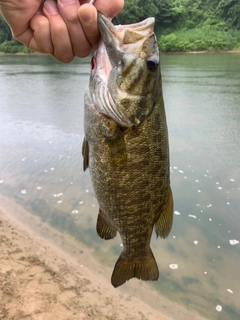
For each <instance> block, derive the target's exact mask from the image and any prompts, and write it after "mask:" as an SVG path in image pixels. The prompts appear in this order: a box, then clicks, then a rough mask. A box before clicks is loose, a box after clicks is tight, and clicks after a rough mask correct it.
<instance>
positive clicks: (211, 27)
mask: <svg viewBox="0 0 240 320" xmlns="http://www.w3.org/2000/svg"><path fill="white" fill-rule="evenodd" d="M150 16H153V17H155V19H156V33H157V35H158V39H159V44H160V47H161V50H162V51H199V50H232V49H239V48H240V35H239V34H240V0H151V1H147V0H125V7H124V10H123V11H122V12H121V13H120V14H119V15H118V16H117V17H116V18H115V19H114V23H118V24H129V23H135V22H137V21H141V20H143V19H145V18H147V17H150ZM0 51H1V52H6V53H14V52H29V50H28V49H27V48H26V47H24V46H23V45H21V44H19V43H18V42H17V41H15V40H13V38H12V35H11V30H10V28H9V27H8V25H7V23H6V22H5V21H4V19H3V18H2V16H1V15H0Z"/></svg>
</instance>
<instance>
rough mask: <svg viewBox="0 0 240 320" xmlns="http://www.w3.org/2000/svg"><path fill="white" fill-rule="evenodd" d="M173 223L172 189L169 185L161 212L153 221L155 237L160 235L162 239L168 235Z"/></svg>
mask: <svg viewBox="0 0 240 320" xmlns="http://www.w3.org/2000/svg"><path fill="white" fill-rule="evenodd" d="M172 224H173V197H172V190H171V187H170V186H169V188H168V190H167V192H166V194H165V198H164V201H163V205H162V207H161V213H160V217H159V219H158V221H157V222H156V223H155V231H156V234H157V237H159V236H160V237H161V238H163V239H165V238H167V236H168V235H169V233H170V231H171V229H172Z"/></svg>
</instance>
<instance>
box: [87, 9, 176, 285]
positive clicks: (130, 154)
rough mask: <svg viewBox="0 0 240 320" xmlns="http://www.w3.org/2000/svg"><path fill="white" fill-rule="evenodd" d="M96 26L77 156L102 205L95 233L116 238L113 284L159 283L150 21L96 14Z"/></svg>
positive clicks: (165, 191) (161, 228)
mask: <svg viewBox="0 0 240 320" xmlns="http://www.w3.org/2000/svg"><path fill="white" fill-rule="evenodd" d="M98 22H99V28H100V32H101V37H102V40H101V42H100V45H99V49H98V50H97V51H96V52H95V53H94V56H93V59H92V70H91V75H90V82H89V87H88V89H87V90H86V94H85V115H84V130H85V139H84V143H83V157H84V170H86V169H87V168H89V171H90V175H91V179H92V183H93V187H94V191H95V195H96V198H97V201H98V203H99V208H100V209H99V214H98V218H97V232H98V234H99V236H100V237H101V238H103V239H111V238H113V237H115V236H116V233H117V232H119V234H120V236H121V239H122V243H123V251H122V253H121V255H120V257H119V259H118V261H117V262H116V264H115V268H114V271H113V274H112V279H111V282H112V285H113V286H114V287H117V286H120V285H122V284H123V283H125V282H126V281H127V280H129V279H131V278H133V277H136V278H139V279H142V280H157V279H158V277H159V271H158V267H157V264H156V261H155V258H154V256H153V253H152V251H151V248H150V241H151V236H152V232H153V227H154V226H155V231H156V234H157V236H160V237H162V238H166V237H167V236H168V234H169V232H170V230H171V227H172V220H173V200H172V193H171V188H170V177H169V150H168V132H167V123H166V116H165V110H164V102H163V96H162V85H161V74H160V65H159V52H158V47H157V44H156V38H155V35H154V32H153V25H154V19H153V18H149V19H146V20H144V21H142V22H140V23H136V24H133V25H127V26H114V25H113V24H112V23H111V22H110V21H109V20H108V19H107V18H106V17H104V16H103V15H102V14H101V13H99V16H98Z"/></svg>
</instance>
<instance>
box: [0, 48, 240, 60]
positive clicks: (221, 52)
mask: <svg viewBox="0 0 240 320" xmlns="http://www.w3.org/2000/svg"><path fill="white" fill-rule="evenodd" d="M208 53H209V54H217V53H219V54H224V53H240V49H237V50H226V51H225V50H217V51H208V50H202V51H161V48H160V54H208ZM4 56H13V57H14V56H18V57H19V56H50V54H45V53H39V52H32V53H23V52H17V53H4V52H0V57H4ZM88 57H89V56H88ZM88 57H85V58H79V59H86V58H88Z"/></svg>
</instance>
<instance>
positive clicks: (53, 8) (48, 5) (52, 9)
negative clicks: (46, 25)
mask: <svg viewBox="0 0 240 320" xmlns="http://www.w3.org/2000/svg"><path fill="white" fill-rule="evenodd" d="M44 9H45V10H46V11H47V12H48V13H49V14H50V15H54V14H59V11H58V7H57V4H56V2H55V1H52V0H47V1H46V2H44Z"/></svg>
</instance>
